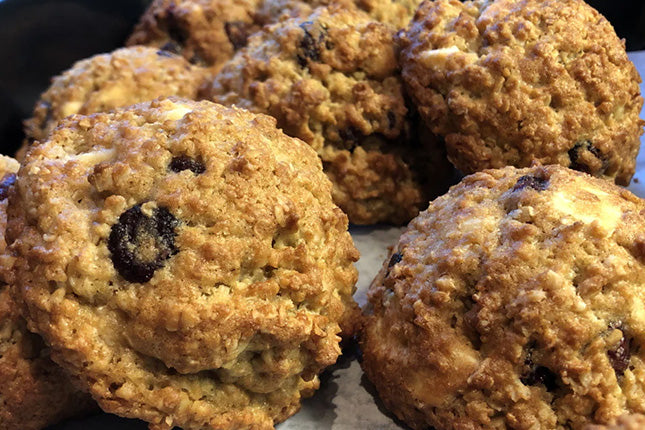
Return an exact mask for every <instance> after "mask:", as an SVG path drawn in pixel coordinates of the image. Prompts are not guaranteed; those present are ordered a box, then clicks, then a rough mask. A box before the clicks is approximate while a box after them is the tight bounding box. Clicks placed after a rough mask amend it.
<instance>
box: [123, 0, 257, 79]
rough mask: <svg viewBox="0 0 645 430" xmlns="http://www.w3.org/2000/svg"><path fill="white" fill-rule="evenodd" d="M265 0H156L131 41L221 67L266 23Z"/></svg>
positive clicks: (192, 60)
mask: <svg viewBox="0 0 645 430" xmlns="http://www.w3.org/2000/svg"><path fill="white" fill-rule="evenodd" d="M262 3H263V0H155V1H153V2H152V4H151V5H150V6H149V7H148V10H146V12H145V13H144V15H143V16H142V17H141V19H140V20H139V23H138V24H137V26H136V27H135V29H134V31H133V33H132V35H130V37H129V39H128V41H127V42H126V44H127V45H152V46H156V47H158V48H160V49H164V50H166V51H170V52H174V53H177V54H181V55H183V56H184V58H186V59H187V60H188V61H190V62H191V63H193V64H199V65H204V66H209V67H213V68H215V69H217V68H218V66H219V65H221V64H222V63H223V62H225V61H226V60H228V59H229V58H231V57H232V56H233V53H234V52H235V51H236V50H238V49H240V48H241V47H243V46H245V45H246V39H247V38H248V37H249V35H251V34H253V33H255V32H256V31H258V30H259V29H260V28H261V27H262V24H263V23H262V22H261V21H260V20H259V19H258V18H257V17H256V11H257V10H258V9H259V8H260V5H261V4H262Z"/></svg>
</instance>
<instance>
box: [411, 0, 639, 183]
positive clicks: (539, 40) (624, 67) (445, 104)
mask: <svg viewBox="0 0 645 430" xmlns="http://www.w3.org/2000/svg"><path fill="white" fill-rule="evenodd" d="M402 45H403V50H402V53H401V63H402V68H403V72H402V73H403V78H404V80H405V82H406V84H407V85H408V88H409V90H410V91H409V93H410V95H411V97H412V98H413V100H414V101H415V103H416V104H417V106H418V108H419V111H420V113H421V115H422V116H423V117H424V118H425V120H426V123H427V124H428V126H429V127H431V128H432V130H433V131H434V132H435V133H437V134H440V135H442V136H444V137H445V139H446V144H447V149H448V156H449V158H450V159H451V161H452V162H453V163H454V164H455V165H456V166H457V168H458V169H460V170H461V171H463V172H464V173H472V172H474V171H478V170H482V169H485V168H499V167H503V166H506V165H513V166H517V167H528V166H529V165H530V164H531V163H532V162H533V160H538V161H540V162H541V163H542V164H560V165H563V166H567V167H571V168H573V169H576V170H580V171H584V172H587V173H591V174H593V175H595V176H600V177H604V178H607V179H611V180H614V181H615V182H616V183H618V184H621V185H627V184H628V183H629V181H630V179H631V177H632V175H633V174H634V168H635V161H636V155H637V153H638V148H639V144H640V141H639V136H640V135H641V134H642V132H643V121H641V120H640V119H639V113H640V110H641V107H642V105H643V99H642V97H641V95H640V89H639V83H640V81H641V80H640V77H639V75H638V72H637V71H636V68H635V67H634V65H633V64H632V63H631V61H629V59H628V58H627V54H626V52H625V44H624V41H621V40H620V39H618V37H617V36H616V33H615V32H614V29H613V28H612V26H611V25H610V24H609V22H608V21H607V20H606V19H605V18H604V17H602V16H601V15H600V14H599V13H598V12H596V11H595V10H594V9H593V8H591V7H590V6H588V5H587V4H586V3H584V2H583V1H582V0H564V1H563V0H546V1H543V0H522V1H516V0H495V1H485V0H476V1H465V2H460V1H458V0H437V1H426V2H425V3H423V4H422V6H420V8H419V11H418V13H417V14H416V16H415V18H414V20H413V21H412V22H411V24H410V28H409V29H408V31H407V33H405V34H404V36H403V37H402Z"/></svg>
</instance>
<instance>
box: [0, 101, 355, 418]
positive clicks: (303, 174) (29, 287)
mask: <svg viewBox="0 0 645 430" xmlns="http://www.w3.org/2000/svg"><path fill="white" fill-rule="evenodd" d="M16 187H17V188H16V189H17V192H16V199H15V200H16V202H15V205H14V206H13V209H11V210H10V217H9V227H8V239H9V242H10V243H11V245H10V247H11V250H12V252H13V253H14V254H15V258H16V263H15V268H16V290H17V292H18V293H19V296H20V297H22V299H24V302H25V311H26V317H27V318H28V319H29V320H30V322H31V326H32V327H33V328H34V329H35V330H36V331H38V332H39V333H40V334H41V335H42V336H43V337H44V338H45V340H46V341H47V342H48V344H50V345H51V348H52V356H53V357H54V359H55V360H56V361H57V362H59V363H60V364H61V365H62V366H63V367H65V368H66V369H67V370H68V371H69V372H70V373H71V374H72V375H74V377H76V378H79V379H80V382H81V383H82V384H83V386H84V387H85V388H86V389H88V390H89V391H90V392H91V394H92V395H93V396H94V398H95V399H96V400H97V401H98V403H99V405H100V406H101V407H102V408H103V409H104V410H105V411H106V412H110V413H115V414H118V415H122V416H126V417H134V418H140V419H143V420H145V421H148V422H149V423H150V424H151V426H152V428H155V429H170V428H173V427H175V426H177V427H181V428H184V429H187V430H189V429H204V428H218V429H237V428H272V426H273V424H274V423H277V422H280V421H282V420H284V419H286V418H287V417H289V416H290V415H292V414H294V413H295V412H296V411H297V410H298V409H299V407H300V399H301V398H302V397H304V396H308V395H310V394H312V393H313V391H314V390H315V389H316V387H317V386H318V377H317V374H318V373H319V372H320V371H321V370H322V369H324V368H325V367H326V366H329V365H331V364H333V363H334V362H335V361H336V358H337V357H338V355H339V354H340V347H339V342H340V334H341V330H344V332H345V334H346V335H351V334H352V332H353V330H354V327H355V326H356V323H357V319H356V317H357V305H356V304H355V303H354V301H353V299H352V293H353V291H354V285H355V282H356V278H357V272H356V269H355V268H354V266H353V262H354V261H356V260H357V258H358V252H357V251H356V249H355V247H354V245H353V243H352V240H351V237H350V236H349V233H348V232H347V217H346V216H345V215H344V214H343V213H342V211H341V210H340V209H339V208H338V207H337V206H335V205H334V204H333V203H332V200H331V184H330V182H329V181H328V180H327V179H326V177H325V175H324V174H323V172H322V169H321V164H320V160H319V159H318V158H317V156H316V154H315V152H314V151H313V150H312V149H311V148H310V147H309V146H307V145H305V144H304V143H303V142H300V141H298V140H297V139H293V138H290V137H288V136H286V135H284V134H283V133H282V132H281V131H280V130H278V129H277V128H276V127H275V120H274V119H272V118H270V117H267V116H264V115H255V114H251V113H249V112H247V111H244V110H241V109H237V108H233V109H228V108H225V107H223V106H219V105H215V104H213V103H211V102H201V103H197V102H190V101H182V100H181V99H175V98H172V99H162V100H157V101H153V102H148V103H142V104H139V105H134V106H131V107H129V108H124V109H117V110H115V111H114V112H112V113H101V114H94V115H91V116H81V115H76V116H72V117H68V118H67V119H65V120H63V122H61V124H60V126H59V127H58V128H57V129H56V130H55V131H54V132H53V133H52V134H51V135H50V139H49V140H48V141H47V142H44V143H42V144H41V145H38V146H36V147H34V148H33V149H32V150H31V151H29V152H28V153H27V156H26V159H25V161H24V164H23V167H22V168H21V170H20V173H19V174H18V177H17V179H16Z"/></svg>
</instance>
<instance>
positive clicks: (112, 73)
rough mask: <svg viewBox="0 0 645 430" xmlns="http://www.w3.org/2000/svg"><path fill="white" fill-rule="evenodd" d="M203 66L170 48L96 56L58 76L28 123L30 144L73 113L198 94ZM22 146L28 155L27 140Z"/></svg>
mask: <svg viewBox="0 0 645 430" xmlns="http://www.w3.org/2000/svg"><path fill="white" fill-rule="evenodd" d="M204 73H205V71H204V70H203V69H202V68H199V67H194V66H192V65H190V64H188V62H187V61H186V60H184V59H183V58H182V57H180V56H177V55H174V54H172V53H170V52H167V51H161V50H158V49H154V48H149V47H143V46H137V47H131V48H122V49H117V50H116V51H114V52H112V53H109V54H101V55H96V56H94V57H91V58H88V59H85V60H82V61H79V62H77V63H76V64H74V65H73V66H72V67H71V68H70V69H69V70H67V71H66V72H64V73H63V74H61V75H60V76H57V77H55V78H54V79H53V80H52V84H51V86H50V87H49V89H47V91H45V92H44V93H43V94H42V95H41V96H40V100H38V102H37V103H36V105H35V107H34V113H33V117H32V118H31V119H29V120H27V121H26V122H25V135H26V137H27V142H28V144H31V143H32V142H34V141H43V140H45V139H46V138H47V135H48V134H49V133H51V131H52V130H53V129H54V127H56V125H57V124H58V122H59V121H60V120H61V119H63V118H64V117H66V116H69V115H72V114H83V115H87V114H91V113H95V112H106V111H109V110H112V109H114V108H117V107H121V106H128V105H131V104H134V103H139V102H143V101H148V100H152V99H155V98H157V97H161V96H173V95H174V96H179V97H185V98H189V99H195V98H196V97H197V90H198V88H199V86H200V85H201V84H202V81H203V79H204V78H205V74H204ZM28 144H25V145H23V148H22V149H21V150H20V151H19V153H20V154H21V156H20V157H22V156H23V155H24V152H25V151H26V149H27V145H28Z"/></svg>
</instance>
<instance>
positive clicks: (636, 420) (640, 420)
mask: <svg viewBox="0 0 645 430" xmlns="http://www.w3.org/2000/svg"><path fill="white" fill-rule="evenodd" d="M644 428H645V415H640V414H634V415H623V416H621V417H619V418H618V420H616V423H615V424H613V425H606V426H604V425H589V426H587V427H585V429H584V430H642V429H644Z"/></svg>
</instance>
